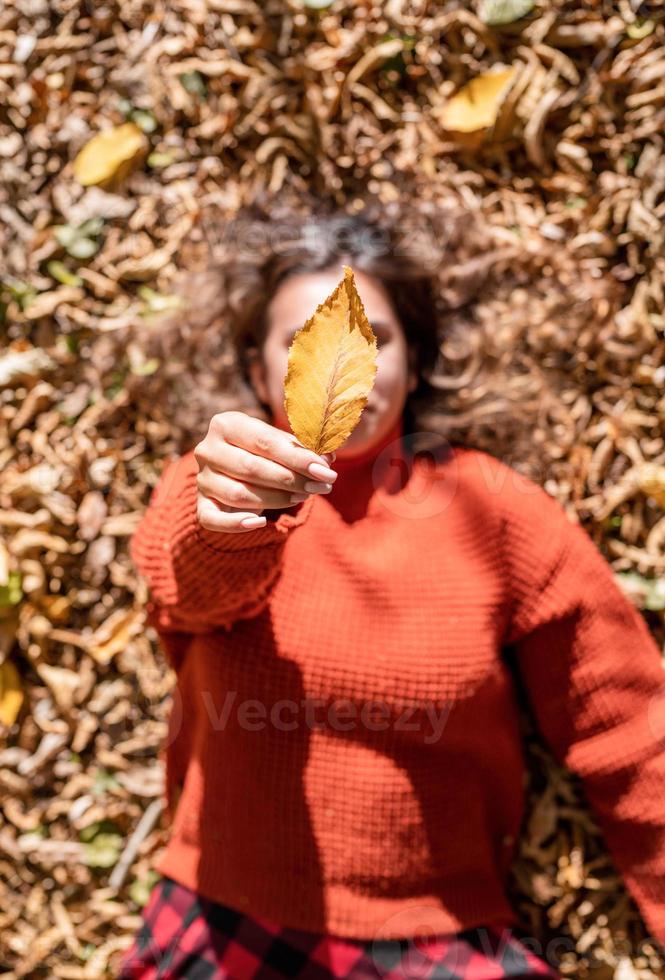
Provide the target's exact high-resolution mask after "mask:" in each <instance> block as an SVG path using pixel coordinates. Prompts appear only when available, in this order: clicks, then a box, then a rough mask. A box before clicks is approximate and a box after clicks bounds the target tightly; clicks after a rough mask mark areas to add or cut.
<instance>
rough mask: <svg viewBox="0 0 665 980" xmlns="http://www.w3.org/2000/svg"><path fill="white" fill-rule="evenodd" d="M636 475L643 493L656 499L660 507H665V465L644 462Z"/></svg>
mask: <svg viewBox="0 0 665 980" xmlns="http://www.w3.org/2000/svg"><path fill="white" fill-rule="evenodd" d="M635 476H636V482H637V485H638V487H639V488H640V490H641V491H642V493H646V494H647V496H648V497H651V499H652V500H655V501H656V503H657V504H658V506H659V507H664V508H665V466H658V465H657V464H656V463H642V464H641V466H639V467H638V468H637V472H636V474H635Z"/></svg>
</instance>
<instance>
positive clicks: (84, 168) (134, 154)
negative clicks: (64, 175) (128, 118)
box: [74, 122, 148, 187]
mask: <svg viewBox="0 0 665 980" xmlns="http://www.w3.org/2000/svg"><path fill="white" fill-rule="evenodd" d="M147 150H148V141H147V140H146V138H145V136H144V134H143V131H142V130H141V129H140V128H139V127H138V126H137V125H136V124H135V123H133V122H128V123H123V124H122V125H121V126H115V127H113V128H112V129H103V130H102V131H101V132H100V133H97V134H96V135H95V136H93V137H92V139H91V140H89V141H88V142H87V143H86V144H85V146H84V147H83V149H82V150H80V151H79V153H78V155H77V156H76V159H75V160H74V176H75V177H76V179H77V180H78V182H79V183H80V184H83V186H84V187H89V186H90V185H91V184H102V185H103V184H106V183H108V182H110V181H113V180H117V179H119V178H121V177H124V176H125V175H126V174H127V173H128V172H129V170H131V168H132V166H133V165H134V163H135V162H137V161H138V160H139V158H141V157H142V156H143V155H145V154H147Z"/></svg>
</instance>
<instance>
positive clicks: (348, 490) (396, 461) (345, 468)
mask: <svg viewBox="0 0 665 980" xmlns="http://www.w3.org/2000/svg"><path fill="white" fill-rule="evenodd" d="M403 434H404V428H403V419H402V416H401V415H400V416H399V417H398V419H397V421H396V422H395V424H394V425H393V427H392V428H391V429H390V431H389V432H387V433H385V434H384V435H383V436H382V438H381V439H380V440H379V441H378V442H376V443H374V444H373V445H371V446H370V447H369V448H368V449H366V450H364V451H363V452H361V453H358V454H357V455H354V456H350V457H346V458H345V457H344V456H341V455H340V456H338V457H337V459H336V460H335V462H334V463H333V464H332V468H333V469H334V470H335V472H336V473H337V474H338V476H337V479H336V480H335V482H334V483H333V488H332V490H331V491H330V493H328V494H325V499H326V500H327V501H328V502H329V503H330V504H331V505H332V506H333V507H334V508H335V509H336V510H337V511H338V513H339V514H340V515H341V516H342V517H343V518H344V520H345V521H347V523H352V522H353V521H355V520H358V519H359V518H360V517H364V516H365V514H366V513H367V509H368V507H369V504H370V501H371V499H372V497H373V496H374V495H375V493H376V492H377V490H379V489H381V490H382V491H385V492H386V493H395V492H397V491H398V490H400V489H401V488H402V487H403V486H404V483H405V481H406V476H407V474H408V473H409V459H408V454H407V452H406V449H405V446H404V440H403ZM379 457H380V459H379Z"/></svg>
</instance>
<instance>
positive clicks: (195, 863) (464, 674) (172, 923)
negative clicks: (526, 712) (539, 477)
mask: <svg viewBox="0 0 665 980" xmlns="http://www.w3.org/2000/svg"><path fill="white" fill-rule="evenodd" d="M313 230H314V232H315V234H313ZM381 231H382V229H380V228H379V227H378V226H371V225H368V224H366V223H365V222H363V221H362V220H361V219H359V218H349V217H345V216H338V217H333V218H329V219H320V220H319V221H313V222H306V223H305V225H304V227H303V229H302V234H301V235H300V236H299V237H298V239H297V241H296V243H295V244H294V247H293V248H292V249H291V251H290V252H289V253H288V254H286V253H285V252H284V251H283V250H282V251H279V252H277V251H276V252H275V254H273V255H272V256H270V257H269V258H268V259H267V260H266V261H265V263H264V264H263V265H262V266H261V268H260V273H261V277H262V279H261V281H262V284H263V289H262V290H261V291H255V294H254V297H253V300H254V301H253V304H252V305H250V306H249V308H247V309H245V310H244V313H243V315H242V316H238V317H237V318H236V320H235V322H234V325H233V336H234V339H235V342H236V347H237V350H238V353H239V358H240V364H241V366H243V367H244V369H245V372H246V377H247V379H248V380H249V381H250V383H251V385H252V388H253V390H254V392H255V393H256V397H257V399H258V402H259V403H260V405H261V407H262V409H263V414H264V418H259V417H256V416H254V415H252V414H249V413H247V412H243V411H237V410H228V411H221V412H218V413H216V414H214V415H213V416H212V417H211V418H210V422H209V426H208V430H207V434H206V435H205V437H204V438H203V439H202V440H201V441H200V442H199V443H198V444H197V445H196V446H195V447H194V449H192V450H190V451H189V452H186V453H185V454H184V455H182V456H181V457H180V458H178V459H175V460H173V461H171V462H170V464H169V465H168V466H167V468H166V470H165V472H164V473H163V474H162V476H161V478H160V481H159V484H158V486H157V487H156V489H155V491H154V493H153V497H152V499H151V501H150V505H149V507H148V510H147V512H146V514H145V516H144V518H143V520H142V522H141V524H140V525H139V527H138V529H137V530H136V532H135V534H134V537H133V539H132V543H131V554H132V558H133V560H134V562H135V564H136V566H137V568H138V569H139V571H140V572H141V573H142V575H144V576H145V578H146V580H147V582H148V584H149V587H150V593H151V595H150V601H149V609H148V615H149V622H150V623H151V624H152V625H154V626H155V628H156V630H157V631H158V633H159V636H160V638H161V640H162V642H163V644H164V646H165V649H166V652H167V654H168V656H169V659H170V663H171V665H172V666H173V668H174V669H175V671H176V673H177V680H178V683H177V690H176V698H175V702H174V708H173V712H172V715H171V735H170V737H169V741H168V745H167V746H166V762H167V790H166V796H167V803H168V811H169V817H170V818H171V819H172V821H173V826H172V834H171V838H170V840H169V844H168V846H167V848H166V850H165V852H164V854H163V856H162V858H161V861H160V863H159V865H158V867H157V870H158V872H159V873H160V875H161V878H160V880H159V881H158V883H157V885H156V886H155V888H154V890H153V892H152V894H151V897H150V901H149V902H148V905H147V906H146V908H145V909H144V913H143V915H144V919H145V923H144V926H143V928H142V929H141V931H140V933H139V935H138V936H137V940H136V943H135V944H134V946H133V947H132V949H130V950H129V951H128V953H127V955H126V957H125V960H124V962H123V967H122V972H121V978H123V980H125V978H129V977H141V978H144V980H147V978H148V977H150V978H152V977H164V978H166V977H208V976H209V977H232V978H234V980H245V978H250V977H265V978H269V977H306V978H322V980H323V978H330V977H343V976H351V977H376V976H379V977H391V978H393V977H430V976H439V977H444V976H445V977H475V978H478V980H490V978H493V977H517V976H520V977H525V976H533V977H535V976H549V977H555V976H558V973H557V972H556V969H555V964H554V963H553V962H548V957H547V955H546V953H545V952H544V951H543V950H542V949H541V950H537V949H535V948H534V945H533V943H529V941H528V937H526V936H525V935H524V934H523V933H522V932H521V930H520V929H519V927H518V925H517V923H516V920H515V915H514V912H513V910H512V908H511V907H510V905H509V903H508V901H507V898H506V894H505V883H506V879H507V874H508V871H509V868H510V864H511V861H512V859H513V856H514V852H515V844H516V840H517V837H518V834H519V831H520V825H521V819H522V814H523V805H524V790H523V776H524V761H523V756H522V746H521V742H520V735H519V729H518V717H517V703H516V694H515V686H514V675H513V670H515V669H516V670H517V671H518V672H519V674H520V676H521V679H522V681H523V682H524V685H525V689H526V692H527V694H528V697H529V699H530V702H531V705H532V707H533V710H534V712H535V715H536V718H537V720H538V723H539V725H540V728H541V730H542V733H543V735H544V737H545V738H546V740H547V741H548V742H549V744H550V746H551V748H552V750H553V751H554V753H555V754H556V756H557V757H558V759H559V760H560V761H561V762H563V763H565V764H566V765H568V766H569V767H570V768H571V769H572V770H573V771H575V772H577V773H578V774H579V775H580V776H581V778H582V780H583V782H584V785H585V789H586V792H587V795H588V797H589V800H590V802H591V804H592V806H593V807H594V808H595V811H596V813H597V815H598V818H599V821H600V823H601V825H602V829H603V831H604V834H605V837H606V840H607V843H608V846H609V848H610V851H611V853H612V855H613V857H614V859H615V861H616V863H617V864H618V866H619V868H620V870H621V871H622V872H623V874H624V876H625V879H626V882H627V884H628V886H629V888H630V889H631V891H632V893H633V895H634V897H635V898H636V900H637V902H638V904H639V906H640V908H641V911H642V913H643V915H644V917H645V919H646V921H647V923H648V925H649V926H650V928H651V930H652V931H653V933H654V935H655V936H656V938H658V939H660V940H661V941H662V940H663V939H664V938H665V884H664V883H665V846H664V844H665V815H664V810H663V806H662V800H663V798H665V754H664V753H663V749H662V745H661V744H660V743H659V741H658V739H657V737H656V734H655V729H654V710H653V706H654V704H659V705H660V706H661V707H662V700H661V701H659V700H658V695H659V694H660V692H661V690H662V668H661V665H660V658H659V653H658V650H657V647H656V645H655V643H654V641H653V639H652V637H651V636H650V634H649V632H648V630H647V627H646V625H645V623H644V621H643V619H642V617H641V616H640V615H639V613H638V612H637V611H636V610H635V609H634V608H633V606H632V605H631V604H630V603H629V601H628V600H627V599H626V598H625V597H624V596H623V593H622V592H621V591H620V589H619V587H618V586H617V584H616V583H615V581H614V577H613V574H612V571H611V569H610V567H609V566H608V564H607V563H606V562H605V560H604V559H603V557H602V556H601V555H600V553H599V552H598V550H597V549H596V547H595V545H594V544H593V543H592V542H591V540H590V539H589V537H588V536H587V535H586V533H585V532H584V531H583V530H582V529H581V528H580V527H579V526H578V525H575V524H573V523H572V522H571V521H570V520H569V519H568V517H567V516H566V514H565V512H564V510H563V508H562V507H561V506H560V504H558V503H557V502H556V501H555V500H554V499H553V498H551V497H550V496H549V495H548V494H547V493H546V492H545V491H544V490H542V489H541V488H540V487H539V486H538V485H537V484H536V483H535V482H532V481H530V480H529V479H527V478H526V477H523V476H521V475H520V474H518V473H517V472H516V471H514V470H513V469H512V468H510V467H509V466H508V465H507V464H505V463H502V462H500V461H499V460H498V459H495V458H494V457H493V456H491V455H490V454H488V453H485V452H482V451H480V450H476V449H473V448H471V447H468V446H465V445H464V444H462V443H459V442H451V441H447V440H445V439H438V440H436V439H433V438H432V433H431V432H425V431H419V432H415V431H414V418H415V416H414V414H413V411H414V408H413V407H414V406H417V405H420V406H421V407H422V406H423V404H425V403H426V401H427V392H428V390H429V389H428V385H429V378H430V376H431V369H432V366H433V364H434V363H435V361H436V359H437V353H438V346H437V329H436V305H435V302H434V299H433V285H432V281H431V280H430V279H429V278H428V276H427V274H426V272H425V271H424V270H423V269H422V268H420V269H419V268H417V267H416V266H415V265H414V264H413V263H412V262H410V261H409V260H408V258H407V257H404V256H397V255H396V254H395V250H394V242H393V239H392V238H391V237H390V235H391V232H390V230H388V232H387V234H388V239H385V238H384V240H383V242H384V243H383V246H382V245H381V244H379V246H378V247H377V239H380V238H381V234H380V232H381ZM342 239H343V241H342ZM368 242H371V243H372V247H368ZM343 264H348V265H350V266H351V267H352V268H353V270H354V274H355V279H356V285H357V287H358V291H359V293H360V296H361V298H362V301H363V304H364V307H365V311H366V314H367V316H368V319H369V320H370V322H371V323H372V326H373V329H374V331H375V333H376V335H377V338H378V343H379V352H378V361H377V375H376V380H375V384H374V387H373V389H372V391H371V393H370V396H369V401H368V405H367V407H366V409H365V410H364V411H363V414H362V416H361V419H360V422H359V424H358V426H357V427H356V428H355V429H354V431H353V433H352V435H351V436H350V437H349V439H348V440H347V442H346V443H345V444H344V445H343V446H342V447H340V448H339V450H338V451H337V453H336V454H330V455H326V456H323V457H318V456H317V455H316V454H315V453H312V452H310V451H309V450H307V449H305V448H304V447H303V446H302V445H301V444H300V443H299V442H298V440H297V439H295V437H294V436H293V435H292V434H291V433H290V429H289V425H288V421H287V419H286V417H285V414H284V407H283V380H284V376H285V374H286V365H287V352H288V348H289V344H290V342H291V340H292V337H293V334H294V332H295V330H296V329H298V328H299V327H300V326H302V324H303V323H304V322H305V321H306V320H307V319H308V318H309V316H310V315H311V314H312V312H313V310H314V309H316V307H317V305H318V304H319V303H321V302H322V301H323V300H324V299H325V298H326V297H327V296H329V295H330V293H331V292H332V290H333V289H334V288H335V286H336V285H337V283H338V282H339V281H340V279H341V278H342V265H343ZM419 417H421V418H422V417H423V416H422V415H420V416H419ZM511 665H512V666H511Z"/></svg>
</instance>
